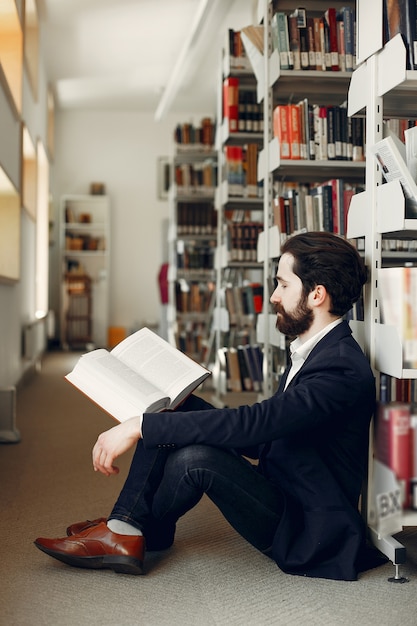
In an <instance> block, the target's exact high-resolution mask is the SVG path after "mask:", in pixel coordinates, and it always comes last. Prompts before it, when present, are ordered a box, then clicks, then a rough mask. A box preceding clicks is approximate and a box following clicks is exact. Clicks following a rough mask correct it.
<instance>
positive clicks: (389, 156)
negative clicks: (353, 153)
mask: <svg viewBox="0 0 417 626" xmlns="http://www.w3.org/2000/svg"><path fill="white" fill-rule="evenodd" d="M371 152H372V154H374V156H375V158H376V159H377V161H378V163H379V166H380V168H381V171H382V175H383V177H384V178H385V180H387V181H388V182H389V181H393V180H398V181H399V182H400V184H401V187H402V189H403V192H404V196H405V198H406V215H407V217H415V216H416V215H417V185H416V183H415V181H414V180H413V178H412V176H411V174H410V172H409V170H408V167H407V165H406V160H405V159H406V151H405V146H404V144H403V143H402V142H401V140H400V139H398V138H397V137H395V136H394V135H393V134H391V135H389V136H388V137H384V139H381V140H380V141H377V143H376V144H374V145H373V146H371Z"/></svg>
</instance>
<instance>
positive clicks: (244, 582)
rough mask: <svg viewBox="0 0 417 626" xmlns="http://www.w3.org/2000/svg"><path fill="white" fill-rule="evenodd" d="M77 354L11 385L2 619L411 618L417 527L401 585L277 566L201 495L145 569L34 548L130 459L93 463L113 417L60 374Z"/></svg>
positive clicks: (411, 622)
mask: <svg viewBox="0 0 417 626" xmlns="http://www.w3.org/2000/svg"><path fill="white" fill-rule="evenodd" d="M77 358H78V355H76V354H72V353H58V352H57V353H54V352H53V353H50V354H48V355H46V357H45V359H44V363H43V367H42V370H41V372H40V373H39V374H37V375H36V377H35V378H33V379H32V380H31V381H30V382H29V383H27V384H26V385H25V386H24V387H23V388H22V389H20V390H19V392H18V397H17V426H18V428H19V430H20V432H21V435H22V441H21V442H20V443H19V444H3V445H0V494H1V499H0V502H1V505H0V506H1V516H0V537H1V558H0V624H1V625H3V624H4V626H6V625H7V626H84V625H85V626H86V625H89V626H96V625H97V626H98V625H100V626H110V625H112V626H113V625H114V624H116V625H117V626H136V625H140V626H165V625H166V626H177V625H178V626H179V625H181V626H221V625H226V624H227V625H235V626H243V624H253V625H255V626H263V625H267V624H279V625H281V624H282V625H285V626H288V625H292V624H294V625H295V624H297V625H299V624H301V625H306V624H308V625H309V626H345V625H346V626H351V625H352V624H355V625H360V626H368V625H369V626H370V625H374V624H375V625H378V626H392V624H398V625H400V626H415V625H416V624H417V531H415V530H414V529H410V530H408V531H407V532H405V533H403V535H402V539H403V540H404V542H405V544H406V546H407V549H408V555H409V556H408V562H407V564H406V565H405V566H404V567H403V568H402V571H401V573H402V574H403V575H405V576H408V577H409V578H410V582H408V583H406V584H402V585H400V584H392V583H389V582H388V581H387V579H388V578H389V577H390V576H393V575H394V568H393V567H392V565H391V564H387V565H385V566H383V567H381V568H379V569H377V570H374V571H370V572H367V573H365V574H363V575H362V576H361V578H360V579H359V581H357V582H350V583H347V582H336V581H326V580H319V579H307V578H300V577H294V576H287V575H285V574H283V573H282V572H281V571H280V570H279V569H278V568H277V567H276V565H275V564H274V563H273V562H272V561H270V560H269V559H268V558H266V557H264V556H262V555H261V554H259V553H258V552H257V551H256V550H254V549H253V548H252V547H251V546H250V545H248V544H247V543H246V542H245V541H244V540H243V539H241V538H240V537H239V536H237V535H236V533H235V532H234V531H233V530H232V529H231V528H230V527H229V525H228V524H227V523H226V522H225V521H224V519H223V518H222V517H221V515H220V514H219V513H218V511H217V510H216V509H215V507H214V506H213V505H212V504H211V503H210V501H209V500H207V499H203V501H202V502H201V503H200V504H199V505H198V506H197V507H196V508H195V509H194V510H193V511H191V512H190V513H188V514H187V515H186V516H184V518H182V519H181V520H180V523H179V525H178V531H177V536H176V542H175V544H174V546H173V548H171V549H170V550H169V551H167V552H165V553H154V554H152V555H148V557H147V575H146V576H144V577H129V576H125V575H116V574H114V573H113V572H111V571H105V570H103V571H97V572H96V571H89V570H82V569H76V568H71V567H68V566H65V565H63V564H61V563H59V562H57V561H55V560H54V559H51V558H49V557H48V556H46V555H45V554H43V553H41V552H40V551H39V550H37V549H36V548H35V547H34V546H33V540H34V539H35V538H36V537H38V536H63V535H64V534H65V528H66V526H67V525H68V524H69V523H71V522H75V521H78V520H82V519H85V518H87V517H88V518H91V517H97V516H101V515H106V514H107V513H108V512H109V510H110V508H111V506H112V504H113V501H114V500H115V498H116V496H117V494H118V492H119V490H120V488H121V486H122V483H123V480H124V476H125V474H126V470H127V468H128V466H129V460H130V453H129V454H127V455H126V456H125V457H124V458H122V459H121V461H120V467H121V473H120V475H119V476H117V477H111V478H105V477H104V476H102V475H99V474H96V473H95V472H94V471H93V470H92V468H91V448H92V446H93V444H94V442H95V440H96V436H97V434H98V433H99V432H101V431H102V430H105V429H106V428H110V427H111V426H112V425H113V423H114V422H113V421H112V420H111V418H110V417H108V416H107V415H106V414H104V413H103V412H102V411H100V410H99V409H98V408H97V407H95V406H94V405H93V404H92V403H90V402H89V401H88V400H87V399H86V398H84V397H83V396H82V395H81V394H80V393H79V392H77V391H76V390H75V389H73V388H72V387H71V385H69V384H68V383H67V382H65V381H64V380H63V376H64V374H65V373H67V372H68V371H69V370H70V369H71V368H72V366H73V364H74V363H75V361H76V359H77Z"/></svg>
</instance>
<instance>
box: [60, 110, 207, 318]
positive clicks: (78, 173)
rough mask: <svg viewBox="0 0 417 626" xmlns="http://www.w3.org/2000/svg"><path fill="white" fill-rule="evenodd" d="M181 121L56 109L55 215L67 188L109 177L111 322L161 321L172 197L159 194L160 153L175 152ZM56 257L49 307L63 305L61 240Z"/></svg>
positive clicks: (76, 189)
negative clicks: (161, 290)
mask: <svg viewBox="0 0 417 626" xmlns="http://www.w3.org/2000/svg"><path fill="white" fill-rule="evenodd" d="M188 119H190V118H188ZM177 121H178V119H177V116H169V117H168V118H167V119H166V120H164V121H162V122H159V123H155V121H154V119H153V114H151V113H135V112H125V111H123V112H103V111H60V112H58V114H57V118H56V156H55V159H54V165H53V168H52V177H51V178H52V180H53V186H52V190H53V197H54V207H55V212H56V215H57V214H58V210H59V205H60V198H61V196H62V195H63V194H67V193H74V194H77V193H88V192H89V186H90V183H91V182H92V181H99V182H104V183H105V185H106V190H107V194H108V195H109V197H110V200H111V211H112V218H111V264H110V267H111V269H110V291H111V297H110V319H109V323H110V325H112V326H125V327H126V328H127V329H129V330H130V329H133V328H136V327H137V326H138V325H141V324H143V323H146V324H157V323H158V322H159V316H160V306H159V290H158V283H157V277H158V272H159V268H160V265H161V263H162V262H163V261H164V260H166V256H167V250H166V248H167V241H166V239H165V241H163V235H162V233H163V232H165V229H164V226H165V222H166V220H167V218H168V202H167V201H166V200H159V199H158V197H157V158H158V156H169V155H170V154H172V151H173V141H172V137H173V130H174V127H175V125H176V123H177ZM195 121H196V122H197V121H199V119H196V120H195ZM57 228H58V225H57V224H56V225H55V229H56V234H55V237H54V239H55V241H56V244H57V243H58V232H57ZM51 255H52V257H51V258H52V262H51V296H50V307H51V308H52V309H54V310H55V311H58V307H59V281H60V277H59V272H58V246H57V245H54V247H53V249H52V250H51Z"/></svg>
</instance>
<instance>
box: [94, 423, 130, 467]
mask: <svg viewBox="0 0 417 626" xmlns="http://www.w3.org/2000/svg"><path fill="white" fill-rule="evenodd" d="M141 427H142V416H139V417H132V418H131V419H129V420H126V422H122V423H121V424H118V425H117V426H114V427H113V428H110V430H106V431H105V432H104V433H101V435H99V437H98V439H97V441H96V443H95V446H94V448H93V467H94V471H96V472H101V473H102V474H105V475H106V476H110V475H111V474H118V473H119V468H118V467H116V466H115V465H113V463H114V461H115V459H116V458H117V457H118V456H120V455H121V454H123V453H124V452H126V451H127V450H129V448H131V447H132V446H133V445H135V443H136V442H137V441H139V439H140V438H141Z"/></svg>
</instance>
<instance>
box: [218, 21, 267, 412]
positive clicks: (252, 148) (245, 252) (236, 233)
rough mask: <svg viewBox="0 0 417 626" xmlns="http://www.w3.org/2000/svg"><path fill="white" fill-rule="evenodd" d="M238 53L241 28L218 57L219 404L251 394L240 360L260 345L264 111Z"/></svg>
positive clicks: (255, 383)
mask: <svg viewBox="0 0 417 626" xmlns="http://www.w3.org/2000/svg"><path fill="white" fill-rule="evenodd" d="M242 52H243V50H242V44H241V39H240V33H239V32H234V31H232V30H229V38H228V45H227V47H226V48H225V49H224V50H223V51H222V57H221V62H220V72H219V93H218V109H217V131H216V147H217V151H218V164H219V176H218V186H217V189H216V209H217V214H218V231H217V250H216V308H215V315H214V320H213V328H212V341H213V343H214V345H215V348H216V368H215V372H214V379H215V396H214V401H215V402H216V403H217V404H219V405H221V404H223V401H224V398H225V396H226V395H228V398H229V401H230V399H231V395H232V394H233V392H236V393H238V394H239V393H241V392H242V391H248V392H253V391H255V392H256V390H258V389H259V388H260V385H261V380H260V379H261V374H260V373H259V367H258V368H257V369H258V374H257V375H255V377H253V374H252V376H251V375H250V373H249V371H247V369H248V365H247V362H248V359H249V360H250V361H251V362H253V365H256V364H257V363H259V357H258V360H256V361H254V359H256V358H257V352H256V351H257V350H258V348H259V347H258V346H256V345H254V344H256V320H257V316H258V314H259V306H260V304H259V303H260V302H261V301H262V298H263V268H262V264H261V263H260V262H259V260H258V258H257V239H258V233H259V232H260V231H261V230H262V228H263V188H262V185H261V184H260V183H259V181H258V180H257V163H258V157H259V152H260V150H261V149H262V146H263V110H262V107H261V106H260V105H259V103H258V102H257V93H256V80H255V77H254V74H253V70H252V67H251V65H250V63H249V59H248V58H247V56H246V55H244V54H242ZM248 351H249V353H250V355H249V356H248ZM245 352H246V357H245V354H244V353H245ZM243 367H245V373H242V368H243ZM241 374H242V375H241ZM247 401H249V400H248V399H247Z"/></svg>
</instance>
